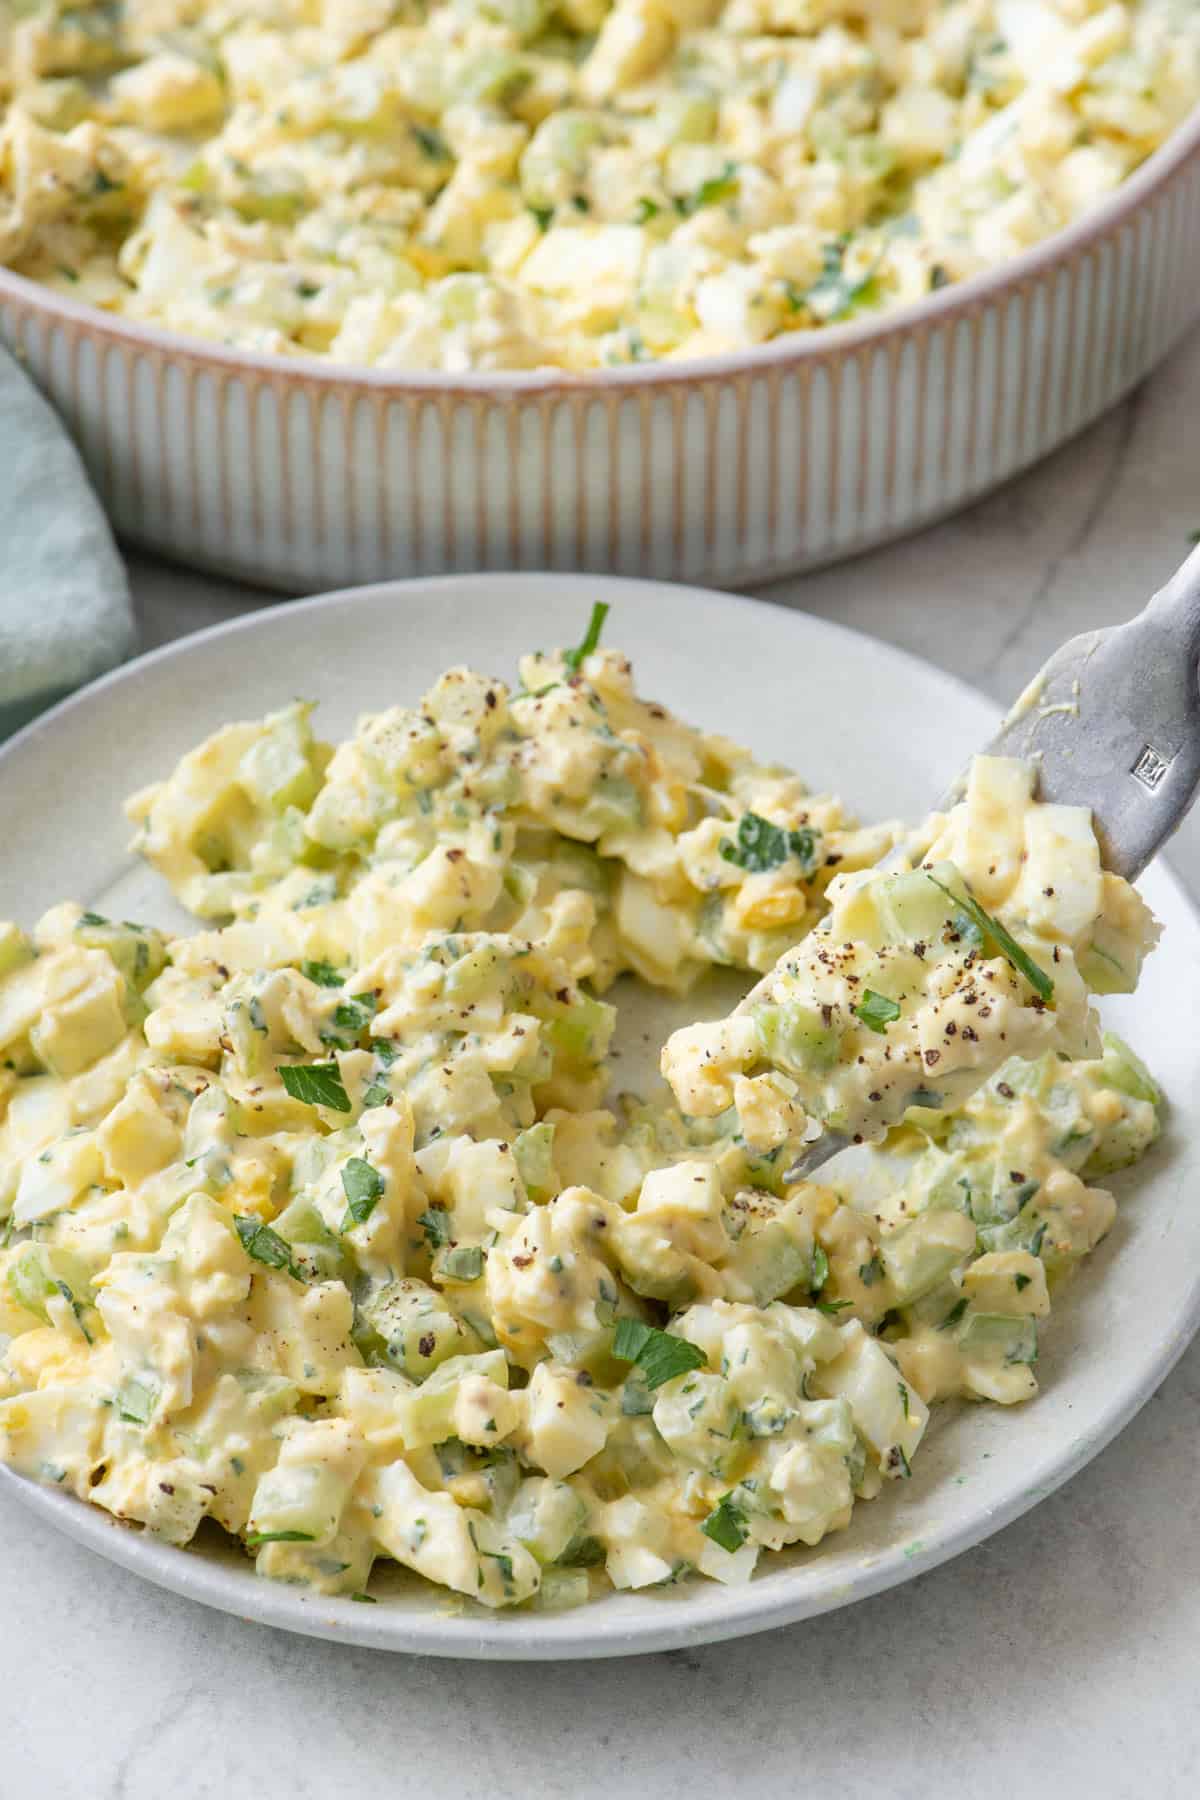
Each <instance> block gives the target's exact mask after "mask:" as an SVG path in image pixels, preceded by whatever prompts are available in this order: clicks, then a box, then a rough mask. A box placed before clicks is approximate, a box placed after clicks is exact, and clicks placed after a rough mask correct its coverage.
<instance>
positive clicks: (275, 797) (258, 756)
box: [238, 212, 319, 812]
mask: <svg viewBox="0 0 1200 1800" xmlns="http://www.w3.org/2000/svg"><path fill="white" fill-rule="evenodd" d="M254 216H256V217H262V218H266V217H269V216H271V215H270V214H269V213H267V212H257V213H256V214H255V215H254ZM311 710H312V709H311V707H310V706H309V705H307V704H306V703H305V702H304V701H297V702H296V704H295V705H294V706H289V707H287V708H286V709H285V710H284V711H283V712H278V713H274V714H272V716H271V717H270V718H269V719H268V720H266V722H265V728H264V731H263V735H262V737H260V738H259V739H258V741H257V742H256V743H254V744H252V745H251V746H250V748H249V750H247V751H246V753H245V755H244V756H243V757H242V759H241V761H240V763H239V764H238V783H239V785H240V786H241V787H242V788H244V789H245V791H246V793H247V794H249V796H250V798H251V799H252V800H254V801H256V802H257V803H258V805H259V806H261V807H263V808H264V809H265V810H266V811H269V812H283V811H284V809H285V808H286V807H289V806H298V807H307V806H309V805H311V803H312V801H313V799H314V798H315V796H316V792H317V787H318V785H319V780H318V776H317V772H316V770H315V769H314V767H313V764H312V749H313V738H312V731H311V730H310V728H309V723H308V715H309V713H310V711H311Z"/></svg>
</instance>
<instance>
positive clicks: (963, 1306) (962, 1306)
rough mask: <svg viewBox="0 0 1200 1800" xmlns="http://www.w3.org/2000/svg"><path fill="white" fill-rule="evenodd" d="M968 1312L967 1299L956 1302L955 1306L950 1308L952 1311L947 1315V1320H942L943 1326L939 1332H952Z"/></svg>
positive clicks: (941, 1325) (940, 1326)
mask: <svg viewBox="0 0 1200 1800" xmlns="http://www.w3.org/2000/svg"><path fill="white" fill-rule="evenodd" d="M966 1310H967V1303H966V1300H965V1299H964V1300H957V1301H955V1303H954V1305H953V1306H952V1307H951V1308H950V1311H949V1312H948V1313H947V1314H946V1316H945V1318H944V1319H943V1320H942V1322H941V1324H940V1325H939V1326H938V1330H939V1331H950V1330H951V1329H952V1328H953V1327H954V1326H955V1325H957V1324H958V1321H959V1320H960V1319H961V1318H962V1316H963V1314H964V1313H965V1312H966Z"/></svg>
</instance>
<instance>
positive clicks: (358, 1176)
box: [341, 1156, 383, 1231]
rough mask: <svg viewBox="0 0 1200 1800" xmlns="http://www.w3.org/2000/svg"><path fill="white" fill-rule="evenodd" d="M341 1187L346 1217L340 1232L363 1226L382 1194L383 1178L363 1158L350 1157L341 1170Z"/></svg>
mask: <svg viewBox="0 0 1200 1800" xmlns="http://www.w3.org/2000/svg"><path fill="white" fill-rule="evenodd" d="M342 1187H343V1189H344V1190H345V1195H346V1216H345V1218H344V1219H343V1220H342V1227H341V1228H342V1230H343V1231H350V1230H351V1229H352V1228H353V1227H354V1226H355V1225H365V1224H366V1222H367V1220H368V1219H369V1218H370V1216H371V1214H372V1213H373V1212H374V1211H375V1208H376V1206H377V1205H378V1204H379V1200H380V1197H381V1196H382V1194H383V1176H382V1175H381V1174H380V1173H379V1170H378V1169H375V1168H372V1166H371V1164H370V1163H369V1162H368V1161H367V1159H366V1157H365V1156H352V1157H351V1158H350V1160H349V1162H347V1164H346V1166H345V1168H344V1169H343V1170H342Z"/></svg>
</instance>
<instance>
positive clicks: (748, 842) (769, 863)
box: [721, 812, 816, 875]
mask: <svg viewBox="0 0 1200 1800" xmlns="http://www.w3.org/2000/svg"><path fill="white" fill-rule="evenodd" d="M721 855H722V856H723V857H724V858H725V861H726V862H731V863H736V864H737V866H738V868H739V869H745V870H746V871H747V873H748V874H751V875H761V874H762V873H763V872H764V870H766V869H777V868H778V867H779V865H780V863H783V862H786V861H787V859H788V857H789V856H794V857H796V858H797V860H798V861H799V863H800V866H801V868H802V869H803V871H804V873H805V874H806V875H811V874H812V872H813V869H814V867H815V866H816V836H815V834H814V833H813V832H811V831H786V830H785V829H784V828H783V827H782V826H780V825H772V823H771V821H770V820H769V819H764V818H762V817H761V816H760V815H759V814H758V813H754V812H748V813H743V814H742V816H741V818H740V819H739V820H738V828H737V841H736V842H735V841H734V840H733V839H732V838H723V839H722V841H721Z"/></svg>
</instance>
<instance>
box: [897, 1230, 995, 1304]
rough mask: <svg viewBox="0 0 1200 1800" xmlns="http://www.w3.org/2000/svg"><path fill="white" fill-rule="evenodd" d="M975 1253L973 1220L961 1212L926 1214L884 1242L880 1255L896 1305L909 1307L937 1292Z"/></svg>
mask: <svg viewBox="0 0 1200 1800" xmlns="http://www.w3.org/2000/svg"><path fill="white" fill-rule="evenodd" d="M974 1250H975V1226H974V1223H973V1221H972V1220H970V1219H968V1218H967V1217H965V1215H964V1214H963V1213H960V1212H927V1213H922V1214H921V1216H920V1217H919V1218H916V1219H914V1220H913V1221H912V1223H911V1224H910V1225H905V1226H903V1227H902V1228H901V1229H900V1230H899V1231H895V1232H893V1233H892V1234H891V1236H890V1237H886V1238H884V1240H883V1242H882V1243H881V1245H880V1247H879V1254H880V1257H881V1259H882V1262H883V1267H884V1271H885V1273H886V1274H887V1277H888V1279H889V1281H890V1282H891V1284H892V1288H893V1290H894V1295H895V1300H896V1304H897V1305H899V1306H908V1305H909V1304H910V1303H911V1302H912V1301H914V1300H919V1299H920V1297H921V1295H922V1294H927V1293H929V1292H930V1290H931V1289H932V1288H936V1287H937V1286H938V1285H939V1284H940V1283H941V1282H943V1281H944V1280H945V1279H946V1277H947V1276H948V1275H949V1273H950V1271H951V1269H953V1268H954V1266H955V1264H956V1263H960V1262H962V1261H963V1260H964V1259H965V1258H966V1257H968V1256H971V1255H973V1253H974Z"/></svg>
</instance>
